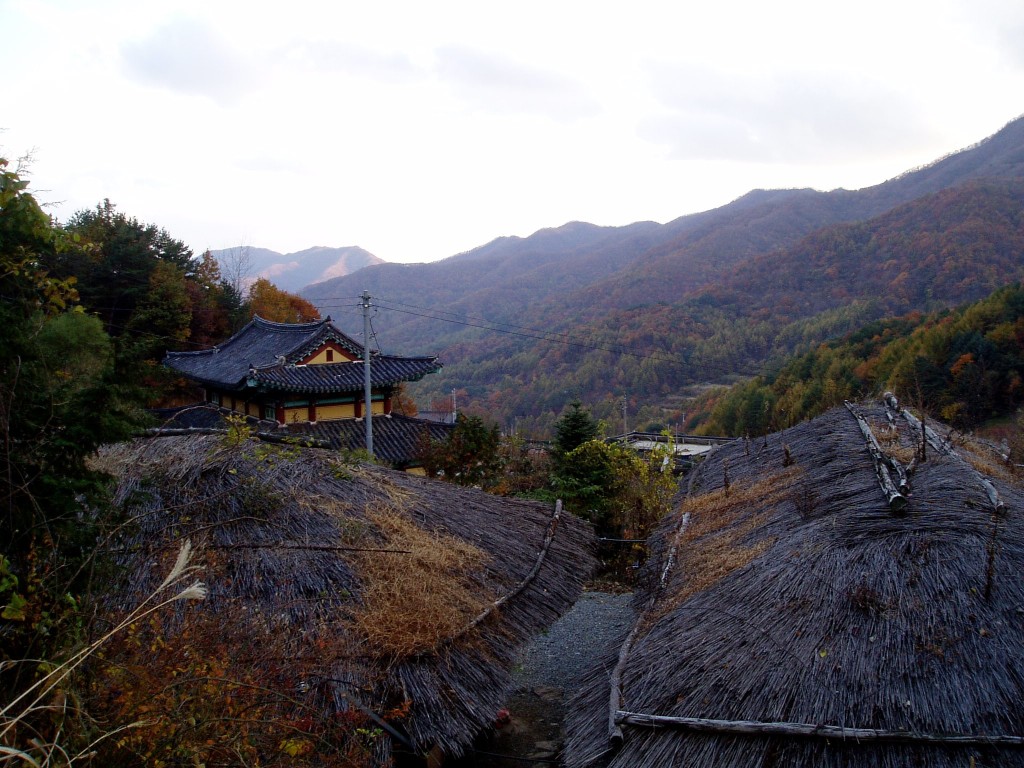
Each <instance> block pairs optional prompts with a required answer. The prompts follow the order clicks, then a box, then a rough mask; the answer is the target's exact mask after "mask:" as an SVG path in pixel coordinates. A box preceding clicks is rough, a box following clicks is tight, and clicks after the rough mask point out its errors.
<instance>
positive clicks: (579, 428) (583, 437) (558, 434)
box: [553, 400, 598, 461]
mask: <svg viewBox="0 0 1024 768" xmlns="http://www.w3.org/2000/svg"><path fill="white" fill-rule="evenodd" d="M597 434H598V424H597V421H595V420H594V417H593V416H591V415H590V411H588V410H586V409H584V407H583V403H581V402H580V401H579V400H573V401H572V402H571V403H569V410H567V411H565V412H564V413H563V414H562V417H561V418H560V419H559V420H558V421H557V422H555V442H554V446H553V448H554V456H555V460H556V461H558V460H560V459H561V458H562V457H564V456H565V455H566V454H568V453H569V452H570V451H573V450H575V449H576V448H578V447H579V446H581V445H583V443H585V442H587V441H588V440H593V439H595V438H596V437H597Z"/></svg>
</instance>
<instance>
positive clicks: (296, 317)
mask: <svg viewBox="0 0 1024 768" xmlns="http://www.w3.org/2000/svg"><path fill="white" fill-rule="evenodd" d="M249 311H250V314H252V315H259V316H260V317H262V318H263V319H264V320H270V321H272V322H275V323H308V322H312V321H314V320H319V319H320V311H319V310H318V309H317V308H316V307H314V306H313V305H312V304H311V303H310V302H308V301H306V300H305V299H304V298H302V297H301V296H296V295H295V294H293V293H288V292H287V291H282V290H281V289H280V288H278V287H277V286H276V285H274V284H273V283H272V282H270V281H269V280H267V278H265V277H261V278H260V279H259V280H257V281H256V282H255V283H253V284H252V286H251V287H250V288H249Z"/></svg>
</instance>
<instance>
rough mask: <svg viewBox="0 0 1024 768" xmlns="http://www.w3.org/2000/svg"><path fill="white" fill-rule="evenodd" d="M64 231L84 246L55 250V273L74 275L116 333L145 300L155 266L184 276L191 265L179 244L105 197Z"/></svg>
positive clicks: (85, 299) (89, 305)
mask: <svg viewBox="0 0 1024 768" xmlns="http://www.w3.org/2000/svg"><path fill="white" fill-rule="evenodd" d="M67 230H68V231H69V232H70V233H72V234H73V235H75V236H77V237H78V238H79V239H81V240H82V241H84V242H85V243H86V244H87V247H85V248H80V249H75V250H72V251H67V252H64V253H62V254H59V255H58V258H57V259H55V260H54V262H53V263H52V264H51V265H50V266H51V268H52V270H53V272H54V274H57V275H59V276H62V277H70V276H74V277H75V278H76V279H77V281H78V290H79V295H80V299H81V302H82V304H83V306H85V308H86V309H88V310H89V311H92V312H95V313H96V314H97V316H99V317H100V318H101V319H102V320H103V324H104V328H105V330H106V331H107V333H109V334H110V335H111V336H114V337H117V336H120V335H121V334H122V333H123V332H124V330H125V329H126V328H127V326H128V323H129V321H130V319H131V317H132V315H133V314H134V313H135V312H136V310H137V309H138V307H139V305H140V304H141V303H142V302H143V301H144V300H145V298H146V296H147V294H148V293H149V290H150V277H151V276H152V274H153V270H154V269H156V267H157V265H158V264H161V263H163V264H169V265H173V266H174V267H177V268H178V269H179V270H180V271H181V273H182V274H183V275H184V276H188V277H191V275H192V270H193V268H194V266H195V264H194V262H193V260H192V251H191V249H189V248H188V247H187V246H186V245H185V244H184V243H183V242H181V241H180V240H176V239H174V238H173V237H171V236H170V234H168V233H167V231H166V230H164V229H160V228H158V227H157V226H156V225H155V224H143V223H141V222H140V221H139V220H138V219H134V218H129V217H128V216H126V215H125V214H123V213H121V212H120V211H118V210H117V209H116V207H115V206H114V204H113V203H111V202H110V201H109V200H104V201H103V203H101V204H100V205H98V206H96V209H95V210H89V211H79V212H78V213H76V214H75V215H74V216H72V217H71V220H70V221H69V222H68V224H67Z"/></svg>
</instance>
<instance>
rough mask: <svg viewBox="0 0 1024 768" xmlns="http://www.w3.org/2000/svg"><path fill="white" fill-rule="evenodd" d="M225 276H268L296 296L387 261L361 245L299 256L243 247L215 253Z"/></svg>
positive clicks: (316, 250)
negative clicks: (239, 274) (329, 281)
mask: <svg viewBox="0 0 1024 768" xmlns="http://www.w3.org/2000/svg"><path fill="white" fill-rule="evenodd" d="M210 253H211V254H213V257H214V258H215V259H217V262H218V264H219V265H220V267H221V271H222V272H224V273H241V274H242V275H243V276H245V277H249V278H252V279H255V278H260V277H265V278H267V279H268V280H270V282H272V283H273V284H274V285H276V286H277V287H278V288H281V289H282V290H285V291H288V292H290V293H295V292H297V291H299V290H300V289H302V288H303V287H305V286H307V285H310V284H311V283H318V282H321V281H323V280H330V279H331V278H335V277H343V276H345V275H348V274H351V273H352V272H355V271H356V270H359V269H362V268H363V267H368V266H372V265H374V264H383V263H384V260H383V259H379V258H377V257H376V256H374V255H373V254H372V253H370V252H369V251H364V250H363V249H362V248H359V247H357V246H348V247H346V248H328V247H326V246H315V247H313V248H307V249H305V250H304V251H296V252H295V253H278V252H277V251H272V250H270V249H269V248H253V247H250V246H245V245H239V246H236V247H234V248H222V249H220V250H217V251H211V252H210Z"/></svg>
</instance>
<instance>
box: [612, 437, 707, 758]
mask: <svg viewBox="0 0 1024 768" xmlns="http://www.w3.org/2000/svg"><path fill="white" fill-rule="evenodd" d="M712 450H714V449H712ZM695 478H696V474H694V475H693V476H692V477H691V478H690V483H689V485H688V486H687V489H686V495H687V496H689V495H690V494H691V493H692V492H693V486H694V480H695ZM689 524H690V513H689V512H686V513H685V514H684V515H683V516H682V519H681V520H680V521H679V525H678V526H676V531H675V535H674V536H673V538H672V547H671V548H670V549H669V552H668V556H667V557H666V558H665V567H664V568H662V569H661V580H660V581H659V583H658V590H659V591H660V590H662V589H664V588H665V584H666V582H667V581H668V576H669V573H670V572H671V570H672V568H673V566H674V565H675V562H676V554H677V553H678V552H679V543H680V542H681V541H682V539H683V534H684V533H686V528H687V526H689ZM656 599H657V593H655V594H654V595H652V596H651V598H650V600H648V601H647V605H646V606H644V610H643V613H642V614H641V616H640V617H639V618H638V619H637V621H636V623H635V624H633V629H631V630H630V632H629V634H628V635H627V636H626V639H625V641H624V642H623V643H622V647H621V648H619V659H618V661H617V662H616V664H615V668H614V669H613V670H612V674H611V677H610V678H609V687H610V693H609V697H608V741H609V742H610V744H611V747H612V749H618V748H619V747H621V746H622V741H623V735H622V728H621V727H620V726H619V723H618V721H617V720H616V715H617V713H618V712H619V705H620V704H621V703H622V673H623V671H624V670H625V669H626V662H627V661H628V660H629V652H630V651H631V650H633V643H634V642H636V637H637V635H638V634H639V632H640V627H642V626H643V625H644V624H645V622H644V617H645V616H646V615H647V613H648V612H650V610H651V609H652V608H653V607H654V603H655V601H656Z"/></svg>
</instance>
